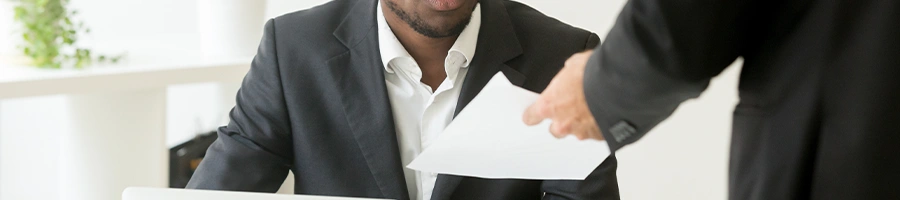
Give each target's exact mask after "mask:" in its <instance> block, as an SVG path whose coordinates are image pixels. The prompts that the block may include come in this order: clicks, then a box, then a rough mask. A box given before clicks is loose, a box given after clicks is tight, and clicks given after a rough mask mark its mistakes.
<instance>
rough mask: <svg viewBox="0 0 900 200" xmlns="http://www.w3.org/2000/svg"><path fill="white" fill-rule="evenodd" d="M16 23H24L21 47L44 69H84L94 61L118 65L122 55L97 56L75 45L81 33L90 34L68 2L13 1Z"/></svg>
mask: <svg viewBox="0 0 900 200" xmlns="http://www.w3.org/2000/svg"><path fill="white" fill-rule="evenodd" d="M14 2H15V3H16V4H15V8H14V10H15V17H14V19H15V21H16V22H18V23H19V24H21V25H22V26H21V28H22V40H23V44H22V45H21V46H19V47H18V48H19V49H20V50H21V51H22V53H23V54H24V55H25V56H27V57H28V58H30V60H31V64H32V65H34V66H37V67H41V68H57V69H58V68H62V67H63V66H72V67H74V68H83V67H85V66H88V65H90V64H91V63H93V62H107V61H108V62H113V63H115V62H118V61H119V60H120V59H121V58H122V56H121V55H119V56H104V55H99V56H95V55H94V54H93V53H92V52H91V50H90V49H86V48H81V47H78V46H76V42H77V41H78V36H79V34H84V33H89V32H90V29H88V28H87V27H86V26H85V25H84V22H77V21H75V20H74V19H73V18H72V17H73V16H75V15H76V14H78V12H77V11H70V10H69V9H67V5H68V0H14Z"/></svg>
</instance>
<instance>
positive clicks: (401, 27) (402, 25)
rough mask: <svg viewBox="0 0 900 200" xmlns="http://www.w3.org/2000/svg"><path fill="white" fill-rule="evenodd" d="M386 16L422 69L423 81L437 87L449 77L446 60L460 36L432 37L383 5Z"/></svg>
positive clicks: (395, 32) (389, 24)
mask: <svg viewBox="0 0 900 200" xmlns="http://www.w3.org/2000/svg"><path fill="white" fill-rule="evenodd" d="M383 9H384V10H383V12H384V18H385V21H387V23H388V26H390V27H391V31H392V32H394V35H395V36H397V40H399V41H400V44H402V45H403V48H404V49H406V52H409V55H410V56H412V57H413V59H415V60H416V63H418V65H419V69H421V70H422V80H421V81H422V83H425V84H427V85H429V86H431V88H432V89H435V88H437V87H438V86H439V85H440V83H441V82H443V80H444V78H446V77H447V74H446V71H445V70H444V60H445V59H446V58H447V53H448V51H450V48H451V47H453V44H454V43H456V39H457V38H458V37H459V36H458V35H457V36H452V37H445V38H430V37H427V36H425V35H422V34H420V33H419V32H416V30H414V29H413V28H412V27H410V26H409V25H408V24H406V22H404V21H403V20H401V19H400V17H399V16H397V15H396V14H395V13H394V12H391V11H390V10H389V9H387V8H386V6H385V7H383Z"/></svg>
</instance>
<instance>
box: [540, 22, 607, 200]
mask: <svg viewBox="0 0 900 200" xmlns="http://www.w3.org/2000/svg"><path fill="white" fill-rule="evenodd" d="M598 44H600V37H598V36H597V34H594V33H591V34H590V35H589V36H588V37H587V40H586V41H585V46H584V49H593V48H594V47H596V46H597V45H598ZM617 165H618V163H617V161H616V156H615V155H610V156H609V157H607V158H606V160H605V161H603V163H601V164H600V166H597V168H596V169H594V171H593V172H591V174H590V175H588V177H587V178H585V179H584V180H581V181H575V180H547V181H544V182H542V183H541V190H542V191H543V192H544V198H543V200H618V199H619V184H618V179H616V168H617V167H618V166H617Z"/></svg>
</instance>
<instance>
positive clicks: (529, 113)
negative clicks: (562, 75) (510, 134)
mask: <svg viewBox="0 0 900 200" xmlns="http://www.w3.org/2000/svg"><path fill="white" fill-rule="evenodd" d="M543 99H544V97H543V96H541V98H540V99H538V100H537V101H536V102H534V104H531V106H528V109H526V110H525V114H524V115H523V116H522V121H523V122H525V124H526V125H529V126H533V125H536V124H538V123H541V121H544V119H547V118H549V117H550V109H548V108H549V105H548V104H547V103H546V101H545V100H543Z"/></svg>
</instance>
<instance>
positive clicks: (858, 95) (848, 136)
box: [584, 0, 900, 200]
mask: <svg viewBox="0 0 900 200" xmlns="http://www.w3.org/2000/svg"><path fill="white" fill-rule="evenodd" d="M739 56H740V57H743V58H744V66H743V68H742V69H741V70H742V71H741V76H740V85H739V88H738V89H739V91H740V92H739V96H740V103H739V104H738V105H737V107H736V108H735V110H734V124H733V134H732V143H731V159H730V165H731V166H730V172H729V198H730V199H735V200H737V199H759V200H780V199H900V154H898V153H900V78H898V75H900V1H897V0H779V1H758V0H738V1H701V0H681V1H671V0H632V1H630V2H629V3H628V4H627V6H626V7H625V8H624V9H623V11H622V12H621V14H620V16H619V19H618V22H617V24H616V25H615V27H614V28H613V29H612V30H611V32H610V33H609V36H608V37H607V40H606V43H605V44H604V45H603V46H602V47H600V48H599V49H598V50H597V51H596V52H595V54H594V55H593V57H592V59H591V60H590V61H589V64H588V67H587V70H586V72H585V78H584V84H585V95H586V97H587V100H588V102H589V106H590V108H591V111H592V113H593V114H594V116H595V119H596V120H597V123H598V125H600V127H601V130H602V131H603V132H604V137H605V138H607V141H608V142H609V144H610V145H611V146H610V147H611V148H612V150H616V149H618V148H619V147H621V146H623V145H626V144H629V143H631V142H634V141H635V140H637V139H638V138H640V137H641V136H642V135H643V134H644V133H646V132H647V131H648V130H650V129H651V128H653V126H655V125H656V124H657V123H659V122H660V121H662V120H663V119H665V118H666V117H668V116H669V115H670V114H671V113H672V111H674V110H675V108H676V107H677V106H678V104H680V103H681V102H682V101H684V100H686V99H689V98H694V97H697V96H698V95H699V94H700V93H701V92H702V91H703V90H704V89H705V88H706V86H707V84H708V83H709V80H710V78H712V77H713V76H715V75H717V74H719V73H720V72H721V71H722V70H723V69H724V68H725V67H726V66H728V65H729V64H730V63H732V62H733V61H734V60H735V58H737V57H739ZM701 128H702V127H701ZM673 134H675V133H673Z"/></svg>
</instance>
